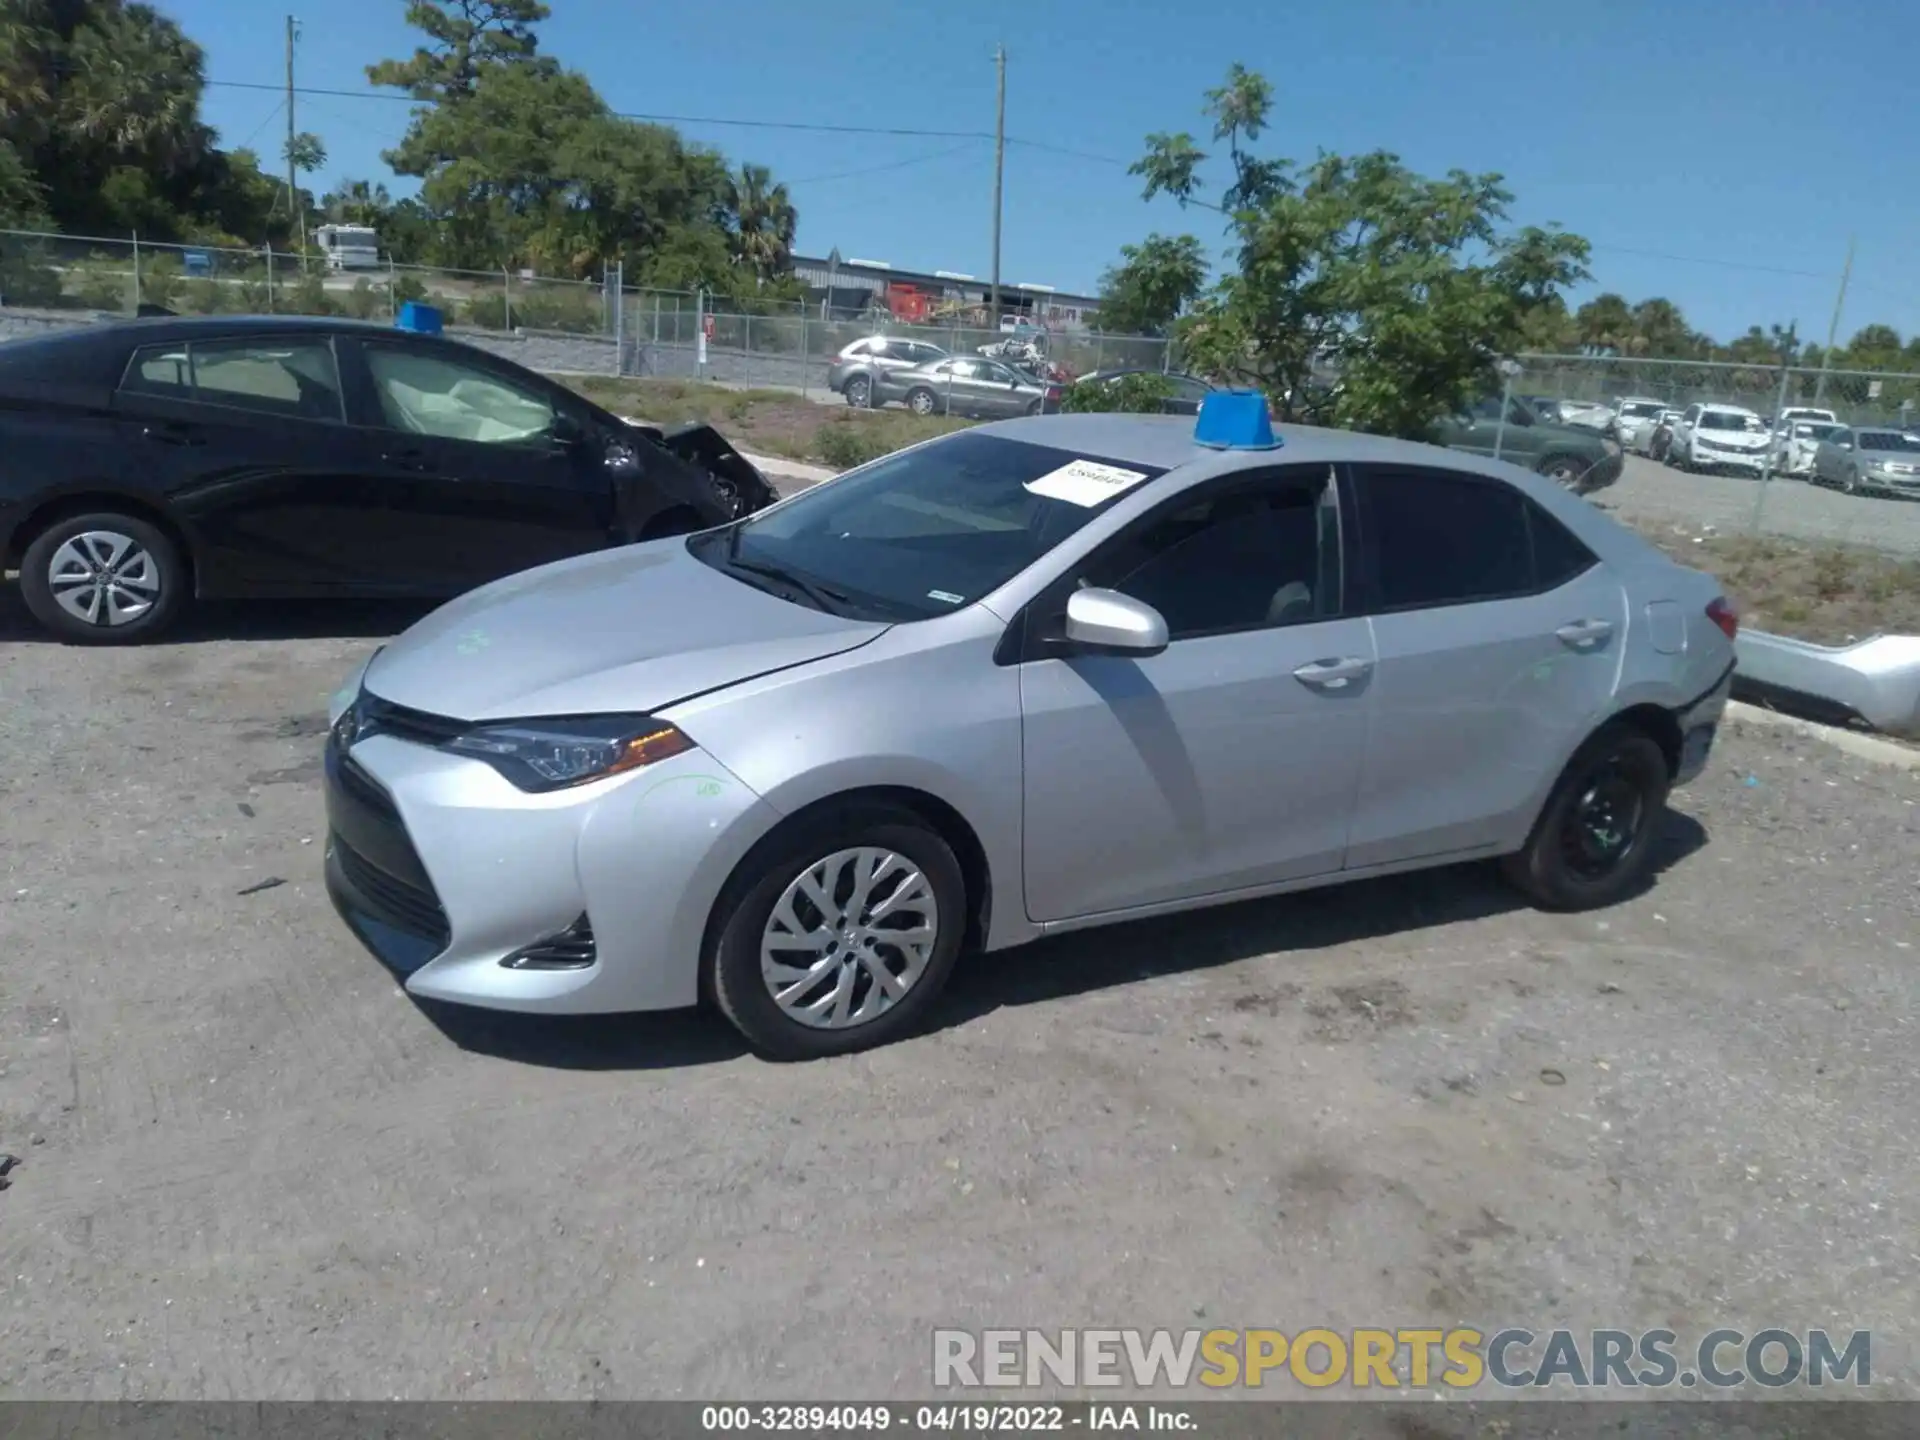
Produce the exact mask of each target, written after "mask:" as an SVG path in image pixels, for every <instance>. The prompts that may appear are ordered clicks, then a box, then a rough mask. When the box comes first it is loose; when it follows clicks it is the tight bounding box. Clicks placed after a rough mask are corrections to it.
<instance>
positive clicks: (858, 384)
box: [846, 375, 873, 410]
mask: <svg viewBox="0 0 1920 1440" xmlns="http://www.w3.org/2000/svg"><path fill="white" fill-rule="evenodd" d="M846 393H847V404H849V405H851V406H853V407H854V408H855V409H856V410H864V409H866V408H867V402H868V401H870V400H872V399H873V382H872V381H870V380H868V379H867V377H866V376H864V375H856V376H854V377H853V379H851V380H849V381H847V392H846Z"/></svg>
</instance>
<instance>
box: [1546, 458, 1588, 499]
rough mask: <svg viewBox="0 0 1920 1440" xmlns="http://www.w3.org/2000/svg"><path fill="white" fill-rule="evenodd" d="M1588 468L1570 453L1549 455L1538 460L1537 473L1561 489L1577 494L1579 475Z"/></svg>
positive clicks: (1584, 472)
mask: <svg viewBox="0 0 1920 1440" xmlns="http://www.w3.org/2000/svg"><path fill="white" fill-rule="evenodd" d="M1588 468H1589V467H1588V466H1586V465H1584V464H1582V463H1581V462H1580V461H1579V460H1577V459H1575V458H1574V457H1573V456H1571V455H1549V456H1547V458H1546V459H1544V460H1542V461H1541V462H1540V465H1539V472H1538V473H1539V474H1540V475H1542V476H1544V477H1545V478H1546V479H1548V480H1551V481H1553V483H1554V484H1556V485H1558V486H1560V487H1561V488H1562V489H1564V490H1571V491H1573V492H1574V493H1576V494H1578V493H1579V489H1580V480H1581V477H1582V476H1584V475H1585V474H1586V473H1587V470H1588Z"/></svg>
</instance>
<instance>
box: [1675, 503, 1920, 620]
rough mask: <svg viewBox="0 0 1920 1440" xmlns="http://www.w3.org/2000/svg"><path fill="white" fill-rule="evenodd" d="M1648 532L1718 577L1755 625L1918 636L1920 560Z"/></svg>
mask: <svg viewBox="0 0 1920 1440" xmlns="http://www.w3.org/2000/svg"><path fill="white" fill-rule="evenodd" d="M1645 533H1646V537H1647V539H1649V540H1651V541H1652V542H1653V543H1654V544H1655V545H1658V546H1659V547H1660V548H1661V549H1662V550H1664V551H1666V552H1667V554H1669V555H1671V556H1672V557H1673V558H1674V559H1676V560H1678V561H1679V562H1680V563H1681V564H1683V565H1690V566H1692V567H1693V568H1694V569H1696V570H1705V571H1707V572H1708V573H1709V574H1711V575H1713V576H1715V577H1716V578H1717V579H1718V580H1719V581H1720V583H1721V584H1722V585H1724V586H1726V587H1727V593H1728V594H1729V595H1731V596H1732V597H1733V598H1734V600H1735V601H1736V602H1738V604H1739V606H1740V610H1741V616H1740V623H1741V624H1742V625H1745V626H1749V627H1751V628H1752V629H1755V630H1767V631H1771V632H1772V633H1774V634H1776V635H1792V636H1796V637H1798V638H1799V639H1802V640H1813V641H1816V642H1818V643H1820V644H1823V645H1842V644H1846V643H1847V642H1849V641H1852V640H1864V639H1866V637H1867V636H1869V635H1872V634H1874V633H1876V632H1880V633H1884V634H1898V635H1917V634H1920V561H1915V560H1903V559H1901V558H1900V557H1899V556H1896V555H1889V554H1887V553H1885V552H1884V551H1881V550H1874V549H1870V548H1868V547H1867V546H1864V545H1837V544H1827V543H1818V542H1813V541H1806V540H1792V539H1787V538H1785V537H1783V536H1777V535H1709V536H1705V537H1703V538H1701V539H1699V540H1692V539H1688V538H1687V537H1684V536H1680V535H1675V534H1673V533H1672V532H1671V531H1666V532H1662V531H1659V530H1653V529H1649V530H1648V531H1647V532H1645Z"/></svg>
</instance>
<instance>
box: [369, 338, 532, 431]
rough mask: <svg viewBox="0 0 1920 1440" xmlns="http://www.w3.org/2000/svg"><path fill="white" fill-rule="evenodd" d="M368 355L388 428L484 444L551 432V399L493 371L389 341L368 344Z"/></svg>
mask: <svg viewBox="0 0 1920 1440" xmlns="http://www.w3.org/2000/svg"><path fill="white" fill-rule="evenodd" d="M366 356H367V369H368V370H369V371H370V372H371V374H372V376H373V389H374V394H376V395H377V396H378V397H379V400H380V412H381V414H382V416H383V417H384V418H385V420H386V423H387V425H388V426H389V427H391V428H392V429H395V430H404V431H406V432H407V433H409V434H413V435H432V436H436V437H438V438H439V439H443V440H471V441H476V442H478V443H480V444H483V445H520V444H525V443H526V442H528V441H530V440H535V439H538V438H540V437H543V436H545V435H548V434H550V433H551V432H552V429H553V420H554V410H553V402H552V401H551V400H550V399H548V398H547V397H546V396H545V395H542V394H540V393H539V392H537V391H535V390H532V389H529V388H526V387H524V386H520V385H516V384H514V383H513V382H511V381H509V380H506V379H503V378H502V377H500V376H499V375H496V374H494V373H493V372H492V371H491V370H486V369H483V368H482V367H480V366H478V365H468V364H466V363H464V362H462V361H459V360H455V359H449V358H448V357H446V356H442V355H423V354H420V353H418V352H416V351H412V350H403V349H400V348H398V347H395V346H391V345H369V346H368V347H367V350H366Z"/></svg>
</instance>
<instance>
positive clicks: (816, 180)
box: [782, 142, 973, 186]
mask: <svg viewBox="0 0 1920 1440" xmlns="http://www.w3.org/2000/svg"><path fill="white" fill-rule="evenodd" d="M971 149H973V145H972V143H971V142H969V143H967V144H965V145H955V146H952V147H951V148H949V149H946V150H936V151H934V152H933V153H932V154H931V155H915V156H914V157H913V158H912V159H910V160H894V161H892V162H890V163H888V164H885V165H867V166H863V167H862V168H861V169H858V170H839V171H836V172H834V173H833V174H831V175H809V176H806V177H805V178H804V179H800V180H787V181H783V182H782V183H783V184H786V185H789V186H792V185H822V184H825V183H826V182H827V181H829V180H850V179H852V178H853V177H854V176H855V175H878V174H879V173H880V172H881V171H883V170H905V169H906V168H907V167H909V166H911V165H929V164H932V163H933V162H934V161H935V160H944V159H946V158H947V156H949V155H958V154H960V153H961V152H962V151H965V150H971Z"/></svg>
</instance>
